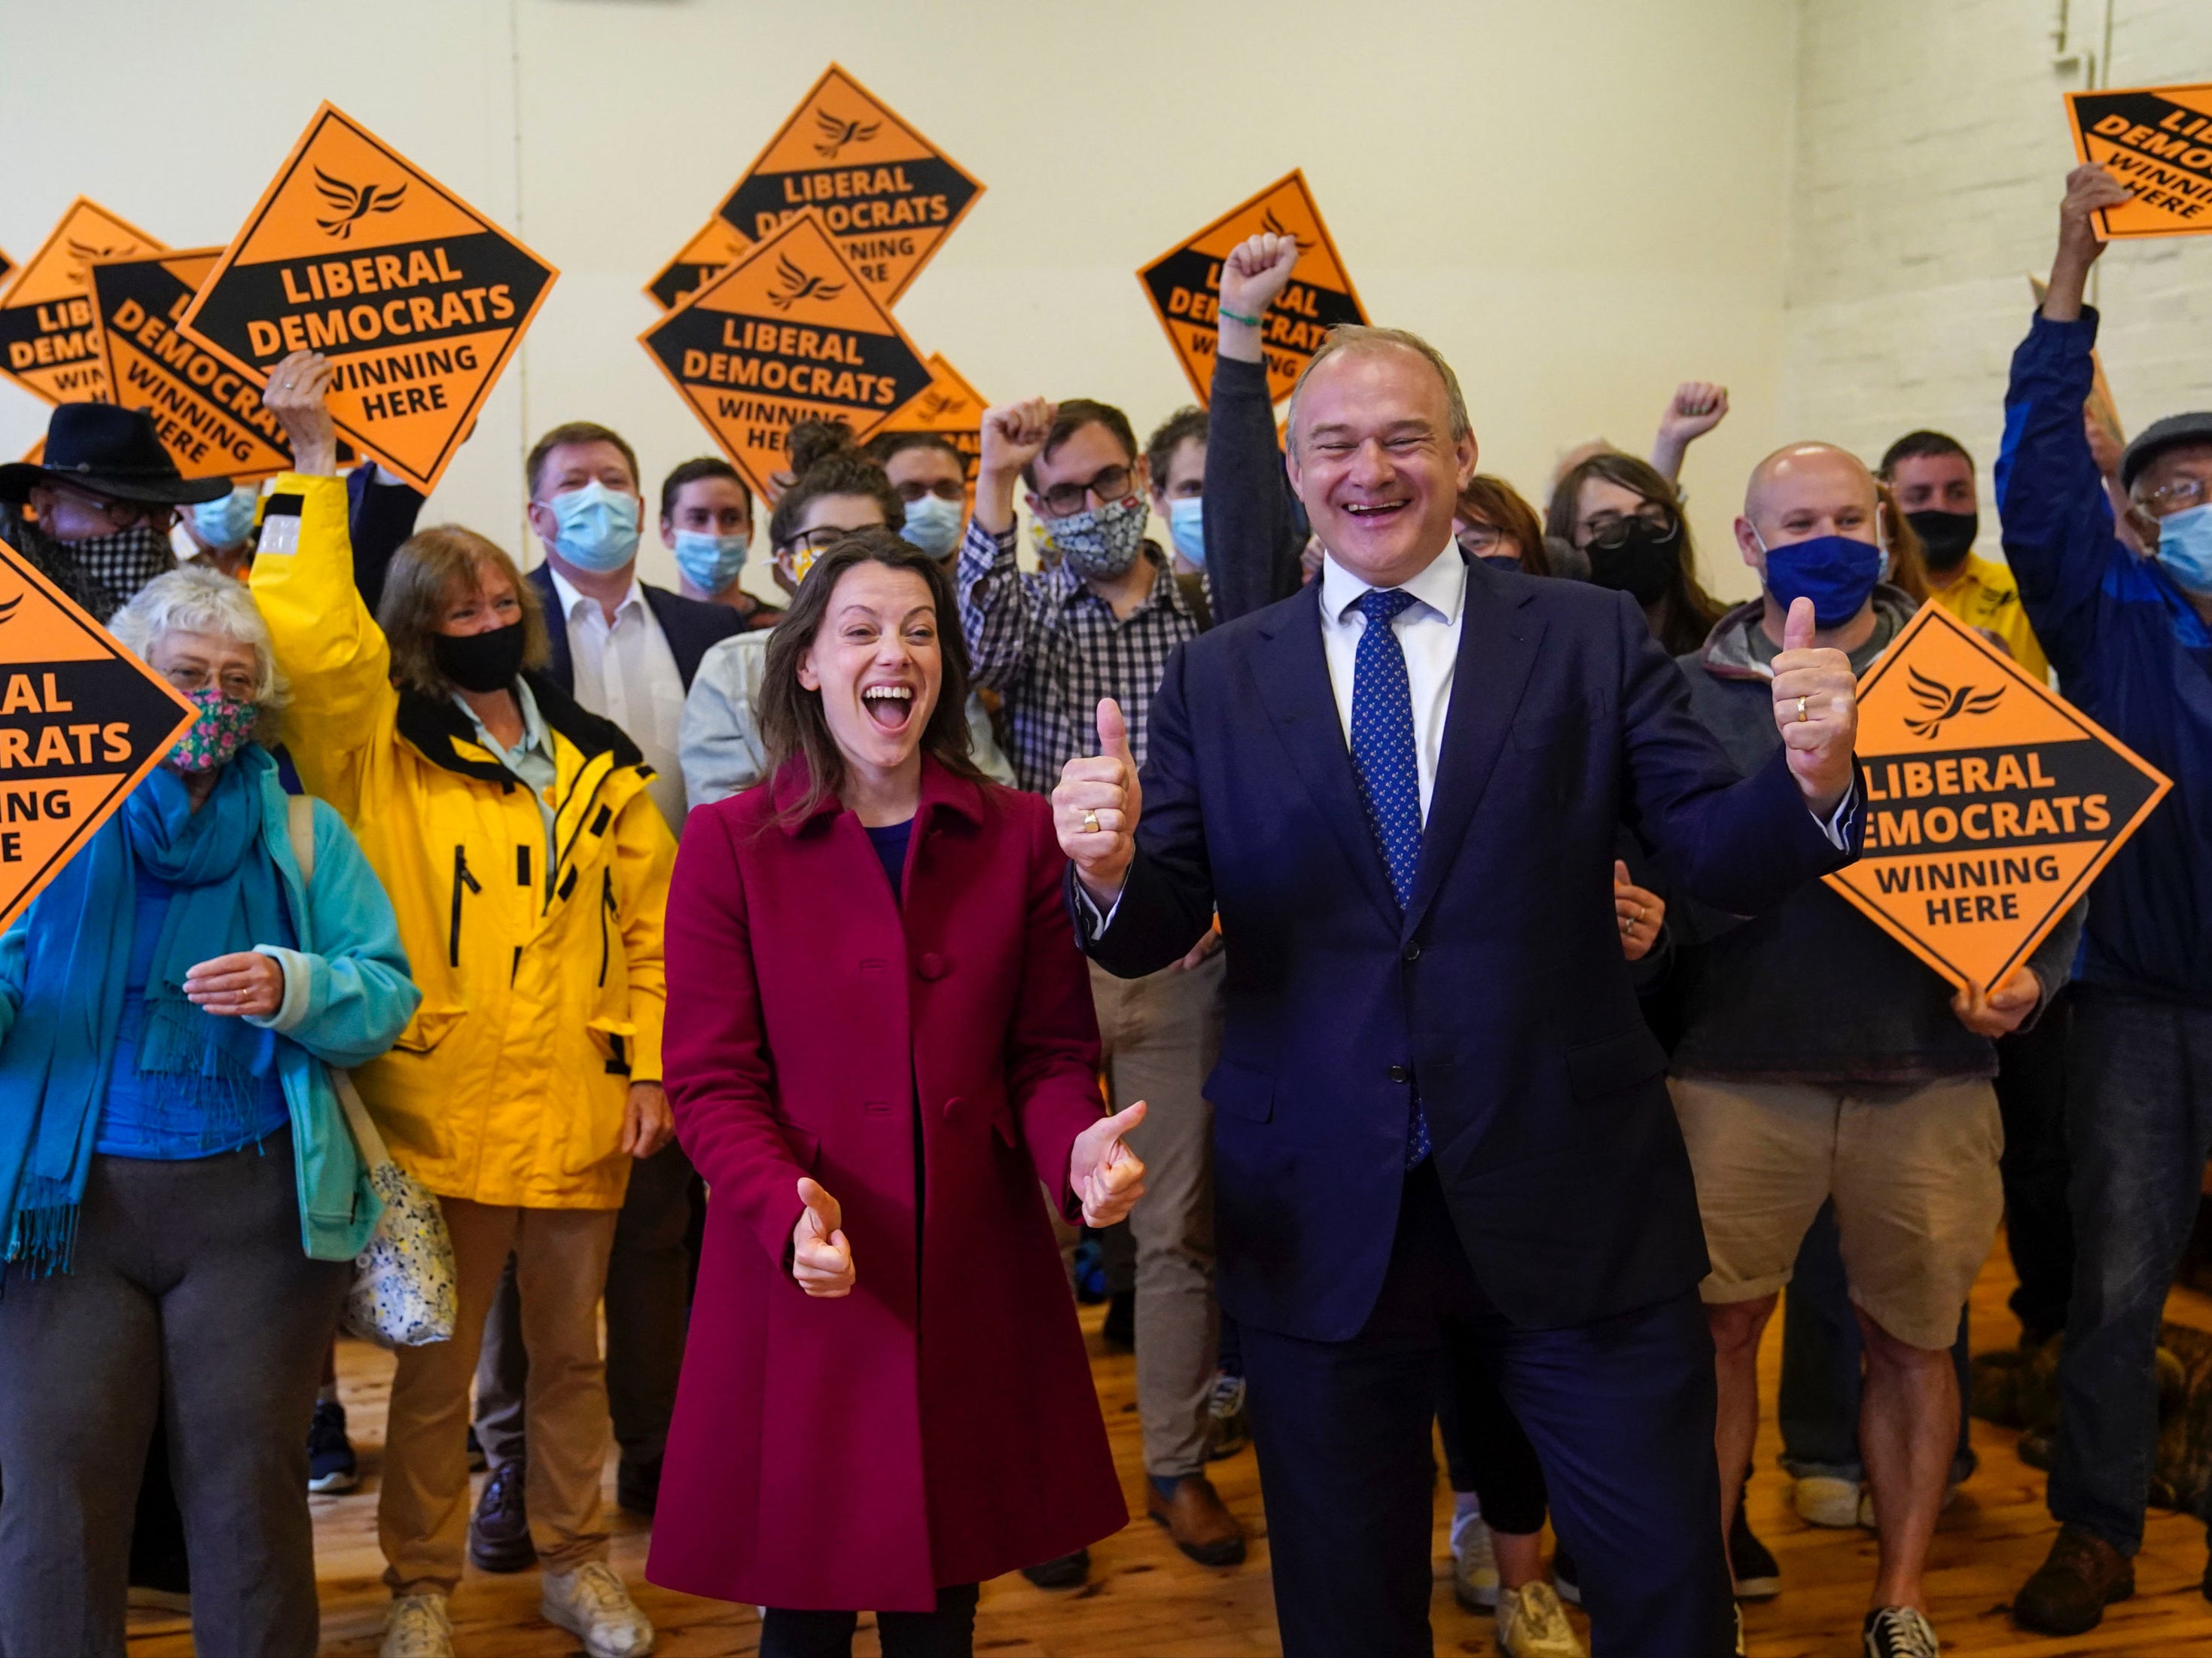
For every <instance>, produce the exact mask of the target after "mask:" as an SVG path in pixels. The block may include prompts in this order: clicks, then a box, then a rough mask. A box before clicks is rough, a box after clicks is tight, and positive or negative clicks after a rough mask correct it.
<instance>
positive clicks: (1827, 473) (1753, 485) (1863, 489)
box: [1743, 443, 1879, 541]
mask: <svg viewBox="0 0 2212 1658" xmlns="http://www.w3.org/2000/svg"><path fill="white" fill-rule="evenodd" d="M1846 500H1849V501H1854V502H1855V503H1856V504H1857V506H1858V507H1860V508H1862V509H1863V513H1864V518H1865V522H1866V523H1867V524H1868V525H1869V526H1871V525H1872V524H1873V523H1874V519H1875V506H1876V504H1877V501H1878V500H1879V497H1878V496H1877V495H1876V494H1875V481H1874V474H1873V473H1872V472H1870V471H1868V470H1867V465H1866V463H1865V462H1864V461H1863V460H1861V459H1859V458H1858V457H1857V455H1855V454H1853V453H1851V452H1850V450H1848V449H1839V448H1838V447H1837V446H1835V445H1834V444H1832V443H1792V444H1788V445H1785V446H1784V447H1782V448H1779V449H1777V450H1776V451H1775V452H1773V453H1772V454H1771V455H1769V456H1768V457H1767V458H1766V459H1765V460H1762V461H1761V462H1759V465H1756V466H1754V467H1753V468H1752V469H1751V482H1750V483H1747V484H1746V485H1745V486H1744V491H1743V515H1744V516H1745V517H1746V518H1747V519H1750V520H1751V521H1752V523H1753V525H1755V526H1756V527H1757V528H1758V530H1759V533H1760V535H1762V536H1765V537H1768V538H1770V539H1771V534H1770V526H1772V527H1777V528H1786V527H1787V525H1786V520H1788V519H1790V518H1791V517H1792V516H1794V515H1796V513H1798V512H1800V511H1802V510H1804V509H1809V508H1813V507H1840V506H1841V505H1842V504H1843V503H1844V501H1846ZM1823 516H1826V514H1823ZM1807 533H1819V532H1818V531H1807ZM1788 538H1789V539H1790V540H1793V541H1794V540H1796V539H1798V537H1797V536H1796V535H1791V536H1790V537H1788ZM1867 538H1868V539H1869V540H1871V539H1872V538H1873V537H1872V534H1871V531H1869V535H1868V537H1867Z"/></svg>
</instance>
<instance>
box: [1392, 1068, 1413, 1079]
mask: <svg viewBox="0 0 2212 1658" xmlns="http://www.w3.org/2000/svg"><path fill="white" fill-rule="evenodd" d="M1390 1080H1391V1081H1392V1082H1394V1083H1409V1082H1411V1081H1413V1066H1410V1065H1394V1066H1391V1067H1390Z"/></svg>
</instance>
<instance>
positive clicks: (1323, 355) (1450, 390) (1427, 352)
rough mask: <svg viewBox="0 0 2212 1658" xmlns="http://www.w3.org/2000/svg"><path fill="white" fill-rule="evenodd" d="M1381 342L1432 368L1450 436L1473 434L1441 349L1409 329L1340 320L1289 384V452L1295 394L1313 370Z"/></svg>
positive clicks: (1294, 437)
mask: <svg viewBox="0 0 2212 1658" xmlns="http://www.w3.org/2000/svg"><path fill="white" fill-rule="evenodd" d="M1383 346H1396V347H1398V348H1399V349H1401V350H1406V351H1411V352H1412V353H1413V355H1416V356H1418V357H1420V358H1422V359H1424V360H1425V361H1426V362H1427V363H1428V365H1429V367H1431V368H1433V369H1435V370H1436V371H1437V379H1439V380H1442V381H1443V383H1444V402H1445V403H1446V404H1448V405H1449V408H1450V410H1451V440H1452V441H1453V442H1454V443H1457V442H1458V441H1459V440H1461V439H1462V438H1464V437H1471V436H1473V435H1474V422H1473V421H1470V420H1469V419H1468V417H1467V399H1466V398H1464V397H1462V396H1461V395H1460V389H1459V376H1458V375H1456V374H1453V373H1452V366H1451V365H1450V364H1449V363H1448V362H1446V361H1444V354H1443V352H1441V351H1439V350H1437V348H1436V347H1435V346H1433V345H1431V344H1430V343H1428V342H1427V341H1426V340H1425V339H1423V338H1422V337H1420V336H1419V334H1416V333H1414V332H1413V331H1412V330H1411V329H1406V328H1370V327H1368V326H1367V325H1365V324H1364V323H1349V322H1347V323H1339V324H1338V325H1336V326H1335V327H1334V328H1332V329H1330V330H1329V331H1328V337H1326V338H1325V339H1323V340H1322V343H1321V349H1320V350H1318V351H1316V352H1315V353H1314V354H1313V355H1312V356H1311V357H1310V358H1309V359H1308V360H1307V362H1306V366H1305V367H1304V368H1302V369H1300V370H1299V371H1298V379H1297V385H1295V386H1291V408H1290V413H1289V415H1288V416H1287V417H1286V419H1285V434H1286V436H1287V437H1288V439H1289V442H1290V446H1291V453H1292V454H1296V453H1297V449H1298V396H1299V394H1300V393H1301V392H1304V390H1305V389H1306V382H1307V381H1308V380H1310V379H1311V378H1312V377H1313V371H1314V370H1315V369H1316V368H1318V367H1321V366H1322V364H1323V363H1325V362H1327V361H1328V360H1329V359H1330V358H1331V357H1334V356H1340V355H1342V354H1343V353H1345V352H1346V351H1372V350H1375V349H1377V348H1380V347H1383Z"/></svg>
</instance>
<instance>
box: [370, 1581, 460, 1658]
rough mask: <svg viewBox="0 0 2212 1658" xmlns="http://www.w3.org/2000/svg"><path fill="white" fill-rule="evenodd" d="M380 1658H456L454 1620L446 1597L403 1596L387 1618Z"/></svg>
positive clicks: (379, 1652) (395, 1602)
mask: <svg viewBox="0 0 2212 1658" xmlns="http://www.w3.org/2000/svg"><path fill="white" fill-rule="evenodd" d="M376 1658H453V1619H451V1618H448V1617H447V1615H446V1597H445V1596H444V1595H442V1594H403V1595H401V1596H399V1597H398V1599H397V1600H394V1601H393V1602H392V1610H391V1611H390V1612H387V1613H386V1614H385V1619H384V1644H383V1645H381V1646H380V1647H379V1648H377V1649H376Z"/></svg>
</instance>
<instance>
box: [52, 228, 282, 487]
mask: <svg viewBox="0 0 2212 1658" xmlns="http://www.w3.org/2000/svg"><path fill="white" fill-rule="evenodd" d="M221 256H222V249H221V248H219V247H199V248H189V249H185V250H181V251H179V252H174V253H159V254H155V255H154V256H153V257H151V258H137V259H102V260H99V261H96V262H95V263H94V265H93V267H92V297H93V305H94V314H95V315H96V316H97V317H98V318H99V319H100V360H101V363H102V365H103V366H104V367H106V371H107V383H108V386H109V387H110V391H109V394H108V395H109V398H110V399H111V400H112V401H113V402H116V403H119V404H123V405H124V406H125V408H127V409H143V410H145V411H146V413H147V414H148V415H149V416H152V418H153V422H154V427H155V430H156V431H157V432H159V433H160V434H161V446H162V447H163V448H164V449H167V451H168V452H169V457H170V459H173V460H174V461H175V462H176V463H177V470H178V471H179V472H182V473H183V474H184V475H185V477H188V478H210V477H227V478H230V479H233V480H234V481H236V482H238V483H246V482H249V481H250V480H252V479H254V478H264V477H271V476H273V475H274V474H276V473H278V472H282V471H288V470H289V469H290V467H291V465H292V449H291V446H290V445H289V443H287V442H286V441H285V438H284V428H283V427H282V426H280V425H278V424H277V422H276V416H274V415H272V414H270V412H269V411H268V410H266V409H264V408H263V407H262V404H261V388H260V386H258V385H256V384H255V383H254V382H253V381H252V380H249V379H248V378H246V376H245V375H244V374H240V373H239V371H238V370H237V369H235V368H234V367H231V366H230V365H229V364H228V363H227V362H222V361H219V360H217V359H216V358H215V357H213V356H210V355H209V354H208V353H207V352H205V351H204V350H202V349H200V348H199V347H198V346H197V345H195V344H193V343H192V342H191V341H190V340H189V339H187V338H185V337H184V336H183V335H182V334H179V333H178V332H177V331H176V321H177V319H178V318H179V317H180V316H182V315H184V313H185V308H186V307H189V306H190V305H191V302H192V295H194V294H195V293H197V292H198V290H199V287H200V284H201V283H202V282H205V281H206V280H207V276H208V273H209V272H210V271H211V270H214V269H215V263H216V259H217V258H220V257H221Z"/></svg>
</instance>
